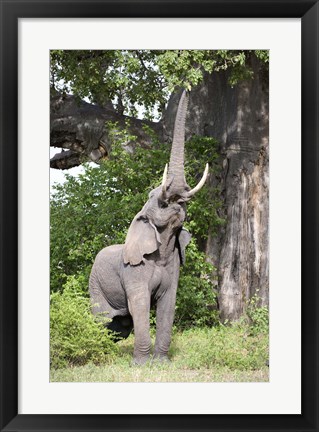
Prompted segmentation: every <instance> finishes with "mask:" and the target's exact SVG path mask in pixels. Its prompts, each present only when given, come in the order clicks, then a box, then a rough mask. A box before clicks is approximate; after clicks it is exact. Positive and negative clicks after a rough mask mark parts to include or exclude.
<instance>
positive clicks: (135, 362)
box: [132, 356, 150, 366]
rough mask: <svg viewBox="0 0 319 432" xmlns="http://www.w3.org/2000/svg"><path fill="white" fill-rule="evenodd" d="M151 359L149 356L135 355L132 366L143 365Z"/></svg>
mask: <svg viewBox="0 0 319 432" xmlns="http://www.w3.org/2000/svg"><path fill="white" fill-rule="evenodd" d="M149 361H150V357H149V356H143V357H134V358H133V360H132V366H143V365H145V364H146V363H148V362H149Z"/></svg>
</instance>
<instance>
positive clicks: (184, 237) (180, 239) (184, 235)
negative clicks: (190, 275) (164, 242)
mask: <svg viewBox="0 0 319 432" xmlns="http://www.w3.org/2000/svg"><path fill="white" fill-rule="evenodd" d="M191 238H192V235H191V234H190V233H189V232H188V231H187V230H186V229H185V228H182V229H181V230H180V232H179V233H178V235H177V246H178V250H179V257H180V259H181V265H184V264H185V248H186V246H187V245H188V243H189V242H190V241H191Z"/></svg>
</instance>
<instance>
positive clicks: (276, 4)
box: [0, 0, 319, 432]
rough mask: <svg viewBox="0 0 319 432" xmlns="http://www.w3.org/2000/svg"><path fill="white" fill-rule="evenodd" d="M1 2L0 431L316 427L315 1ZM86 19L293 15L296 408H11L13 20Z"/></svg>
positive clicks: (14, 400)
mask: <svg viewBox="0 0 319 432" xmlns="http://www.w3.org/2000/svg"><path fill="white" fill-rule="evenodd" d="M0 4H1V9H0V11H1V62H0V64H1V125H0V131H1V146H0V151H1V154H0V163H1V183H0V185H1V189H0V190H1V194H0V200H1V201H0V203H1V225H0V230H1V231H0V238H1V250H0V253H1V260H0V266H1V267H0V277H1V315H0V318H1V329H0V331H1V346H0V352H1V402H0V410H1V411H0V414H1V417H0V428H1V431H49V430H50V431H70V430H72V431H80V430H81V431H104V430H105V431H133V430H136V431H137V430H139V431H143V430H145V431H184V430H185V431H191V430H194V431H195V430H196V431H226V430H227V431H228V432H230V431H264V432H265V431H308V432H310V431H318V430H319V421H318V418H319V416H318V412H319V411H318V406H319V397H318V370H319V365H318V312H319V308H318V271H317V266H318V225H317V224H318V205H319V200H318V193H319V190H318V117H319V112H318V99H319V98H318V96H319V95H318V77H319V70H318V69H319V68H318V65H319V56H318V53H319V25H318V24H319V4H318V1H314V0H277V1H273V0H260V1H259V0H198V1H195V0H192V1H187V0H172V1H170V0H162V1H160V0H154V1H153V0H113V1H107V0H104V1H103V0H102V1H94V0H93V1H89V0H84V1H81V0H77V1H58V0H54V1H47V0H42V1H37V2H36V1H29V0H25V1H24V0H21V1H19V0H18V1H13V0H1V1H0ZM94 17H96V18H102V17H108V18H112V17H127V18H135V17H139V18H142V17H158V18H160V17H180V18H188V17H189V18H195V17H206V18H207V17H214V18H294V17H297V18H301V23H302V414H300V415H284V414H283V415H19V414H18V175H19V173H18V157H19V154H18V80H17V77H18V20H19V18H94ZM284 163H285V161H283V164H284Z"/></svg>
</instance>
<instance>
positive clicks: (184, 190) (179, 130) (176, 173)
mask: <svg viewBox="0 0 319 432" xmlns="http://www.w3.org/2000/svg"><path fill="white" fill-rule="evenodd" d="M187 105H188V95H187V94H186V91H185V90H184V91H183V93H182V96H181V98H180V100H179V104H178V108H177V113H176V119H175V125H174V134H173V143H172V149H171V155H170V161H169V165H168V170H167V168H166V167H165V171H164V175H163V181H162V190H163V195H164V196H166V195H167V194H168V195H170V196H174V195H179V196H181V197H185V198H191V197H192V196H193V195H194V194H195V193H196V192H197V191H198V190H199V189H201V188H202V186H203V185H204V183H205V181H206V178H207V174H208V164H207V165H206V169H205V172H204V175H203V178H202V179H201V181H200V182H199V183H198V185H197V186H196V187H195V188H194V189H192V190H190V189H191V188H190V187H189V186H188V184H187V182H186V179H185V172H184V147H185V120H186V113H187Z"/></svg>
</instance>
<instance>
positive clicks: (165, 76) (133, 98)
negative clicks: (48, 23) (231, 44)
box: [51, 50, 269, 120]
mask: <svg viewBox="0 0 319 432" xmlns="http://www.w3.org/2000/svg"><path fill="white" fill-rule="evenodd" d="M253 56H255V57H257V58H259V59H260V60H261V61H262V62H263V63H264V64H265V65H267V63H268V61H269V52H268V51H267V50H255V51H244V50H240V51H234V50H216V51H211V50H107V51H97V50H85V51H82V50H52V51H51V88H52V89H55V90H57V91H59V92H65V93H72V94H75V95H77V96H78V97H79V98H82V99H84V98H87V99H88V100H89V101H90V102H92V103H95V104H98V105H100V106H105V107H111V108H114V109H115V110H116V111H117V112H118V113H119V114H123V113H124V114H126V115H130V116H134V117H135V116H137V114H138V112H139V107H142V108H143V116H144V118H147V119H150V120H154V119H159V118H160V117H161V115H162V114H163V111H164V109H165V106H166V104H167V101H168V99H169V96H170V95H171V93H172V92H173V91H174V90H175V89H176V88H179V87H182V88H185V89H187V90H191V89H192V88H193V87H194V86H196V85H198V84H199V83H200V82H201V81H202V80H203V77H204V74H205V73H212V72H218V71H225V70H227V69H229V70H230V75H229V84H230V85H232V86H233V85H236V83H238V81H240V80H242V79H245V78H247V77H250V76H252V75H253V71H252V69H251V67H250V59H251V58H252V57H253Z"/></svg>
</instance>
